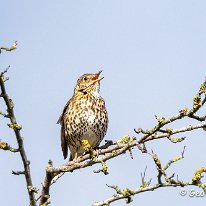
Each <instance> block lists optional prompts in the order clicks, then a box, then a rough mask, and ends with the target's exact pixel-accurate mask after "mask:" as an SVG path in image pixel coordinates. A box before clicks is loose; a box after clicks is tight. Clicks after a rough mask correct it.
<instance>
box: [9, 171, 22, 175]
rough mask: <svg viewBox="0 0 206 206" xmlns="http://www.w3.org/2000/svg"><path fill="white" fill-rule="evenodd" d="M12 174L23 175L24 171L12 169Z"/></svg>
mask: <svg viewBox="0 0 206 206" xmlns="http://www.w3.org/2000/svg"><path fill="white" fill-rule="evenodd" d="M12 174H13V175H25V171H13V170H12Z"/></svg>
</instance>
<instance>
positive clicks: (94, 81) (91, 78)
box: [74, 71, 104, 95]
mask: <svg viewBox="0 0 206 206" xmlns="http://www.w3.org/2000/svg"><path fill="white" fill-rule="evenodd" d="M101 72H102V71H99V72H98V73H96V74H84V75H82V76H81V77H80V78H79V79H78V80H77V85H76V87H75V89H74V93H75V94H78V93H81V94H84V95H86V94H88V93H92V92H97V93H99V89H100V81H101V80H102V79H103V78H104V77H102V78H100V77H99V76H100V74H101Z"/></svg>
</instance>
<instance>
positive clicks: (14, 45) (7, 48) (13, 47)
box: [0, 41, 18, 53]
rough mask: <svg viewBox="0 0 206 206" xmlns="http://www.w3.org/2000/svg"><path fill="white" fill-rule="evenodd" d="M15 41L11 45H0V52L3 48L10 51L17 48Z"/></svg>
mask: <svg viewBox="0 0 206 206" xmlns="http://www.w3.org/2000/svg"><path fill="white" fill-rule="evenodd" d="M17 44H18V43H17V41H15V42H14V43H13V44H12V46H11V47H4V46H0V53H1V50H5V51H12V50H14V49H16V48H17Z"/></svg>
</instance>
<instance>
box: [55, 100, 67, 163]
mask: <svg viewBox="0 0 206 206" xmlns="http://www.w3.org/2000/svg"><path fill="white" fill-rule="evenodd" d="M69 103H70V100H69V101H68V102H67V104H66V105H65V107H64V109H63V112H62V114H61V116H60V117H59V119H58V121H57V124H61V147H62V152H63V156H64V159H66V158H67V156H68V144H67V140H66V137H65V127H64V114H65V112H66V110H67V107H68V106H69Z"/></svg>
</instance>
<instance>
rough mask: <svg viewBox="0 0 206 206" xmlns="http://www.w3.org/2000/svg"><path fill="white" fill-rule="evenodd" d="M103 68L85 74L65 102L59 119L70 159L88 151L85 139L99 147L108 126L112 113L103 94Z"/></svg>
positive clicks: (65, 153) (62, 138)
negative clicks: (101, 90)
mask: <svg viewBox="0 0 206 206" xmlns="http://www.w3.org/2000/svg"><path fill="white" fill-rule="evenodd" d="M101 72H102V71H99V72H98V73H95V74H84V75H82V76H81V77H80V78H79V79H78V80H77V84H76V86H75V88H74V93H73V96H72V98H71V99H70V100H69V101H68V102H67V104H66V105H65V107H64V109H63V112H62V114H61V116H60V117H59V119H58V121H57V123H59V124H60V125H61V148H62V152H63V157H64V159H66V158H67V156H68V148H69V150H70V158H69V160H70V161H72V160H73V161H76V160H77V158H78V157H79V156H81V155H83V154H84V152H85V150H84V145H83V142H82V140H87V141H88V142H89V144H90V145H91V147H92V148H94V149H95V148H97V147H98V146H99V144H100V142H101V141H102V140H103V138H104V136H105V134H106V132H107V128H108V113H107V109H106V106H105V101H104V99H103V98H102V97H101V96H100V93H99V92H100V81H101V80H102V79H103V78H104V77H102V78H100V74H101Z"/></svg>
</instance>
